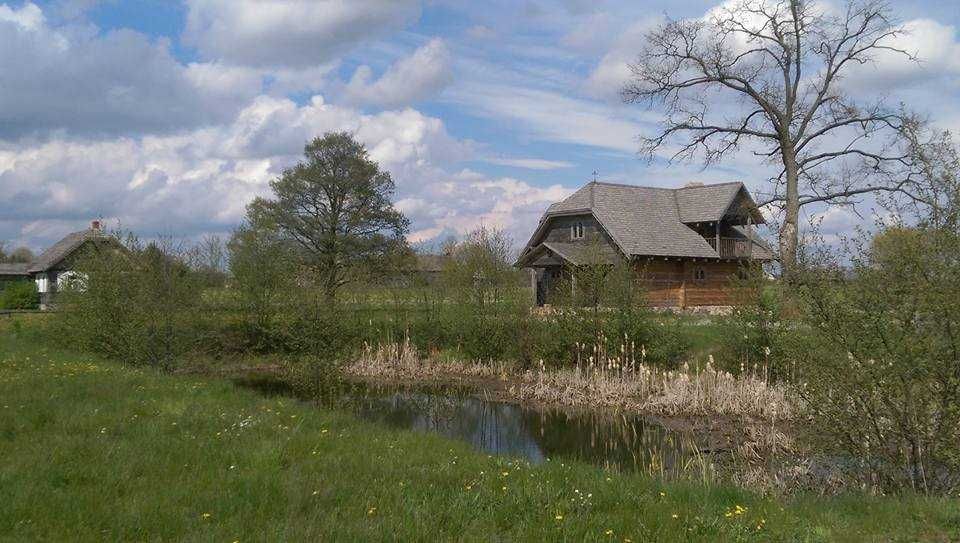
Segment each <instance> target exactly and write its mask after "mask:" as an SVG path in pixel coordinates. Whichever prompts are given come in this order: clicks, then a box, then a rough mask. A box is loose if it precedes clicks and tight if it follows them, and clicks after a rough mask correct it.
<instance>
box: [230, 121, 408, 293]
mask: <svg viewBox="0 0 960 543" xmlns="http://www.w3.org/2000/svg"><path fill="white" fill-rule="evenodd" d="M304 156H305V160H303V161H301V162H299V163H298V164H297V165H295V166H293V167H292V168H289V169H287V170H285V171H284V172H283V174H282V175H281V176H280V177H278V178H277V179H275V180H274V181H272V182H271V183H270V188H271V189H272V190H273V196H272V197H271V198H257V199H256V200H254V201H253V202H252V203H251V204H250V206H249V207H248V209H247V215H248V218H249V221H250V223H251V224H253V225H256V226H257V227H258V228H263V227H270V228H274V229H275V230H276V232H277V234H278V237H279V238H280V239H281V240H282V241H285V242H289V243H290V244H292V245H294V246H295V247H297V249H298V250H297V254H298V255H299V256H300V261H301V263H302V264H303V265H304V266H306V267H307V268H308V269H310V270H312V271H313V272H314V273H315V274H316V277H317V280H318V282H319V284H320V286H321V288H322V290H323V292H324V294H325V296H326V298H327V299H328V300H334V299H335V298H336V295H337V292H338V291H339V290H340V288H341V287H343V286H344V285H346V284H348V283H350V282H352V281H354V280H356V279H358V278H359V277H361V276H362V274H361V273H358V272H359V271H361V270H370V269H375V268H378V267H380V266H382V265H383V263H384V262H385V261H386V260H387V257H388V256H389V255H390V254H391V253H393V252H394V251H396V250H397V249H398V248H399V247H402V246H403V245H404V243H405V242H404V239H403V235H404V234H405V233H406V232H407V229H408V225H409V222H408V221H407V219H406V218H405V217H404V216H403V214H402V213H400V212H399V211H398V210H396V209H395V208H394V207H393V204H392V202H391V197H392V196H393V193H394V189H395V187H394V183H393V179H392V178H391V177H390V174H389V173H388V172H386V171H382V170H381V169H380V167H379V165H378V164H377V163H376V162H375V161H373V160H371V159H370V157H369V155H368V154H367V150H366V148H365V147H364V146H363V144H362V143H360V142H358V141H357V140H356V139H354V138H353V136H351V135H350V134H349V133H347V132H333V133H327V134H325V135H324V136H323V137H319V138H316V139H314V140H313V141H311V142H310V143H308V144H307V145H306V147H305V148H304Z"/></svg>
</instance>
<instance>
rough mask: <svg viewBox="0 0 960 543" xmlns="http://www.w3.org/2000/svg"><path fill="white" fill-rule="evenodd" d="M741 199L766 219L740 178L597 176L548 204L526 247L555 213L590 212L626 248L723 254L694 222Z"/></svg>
mask: <svg viewBox="0 0 960 543" xmlns="http://www.w3.org/2000/svg"><path fill="white" fill-rule="evenodd" d="M738 197H740V200H738ZM743 199H745V200H743ZM735 201H745V202H746V204H747V205H745V206H742V207H745V208H746V209H747V212H748V213H749V214H750V220H751V221H752V222H753V223H762V222H764V221H763V216H762V215H760V213H759V211H758V210H757V209H756V204H754V203H753V199H752V198H751V197H750V194H749V192H747V190H746V188H745V187H744V185H743V183H739V182H736V183H722V184H716V185H693V186H687V187H683V188H679V189H670V188H660V187H641V186H636V185H622V184H615V183H603V182H596V181H594V182H592V183H588V184H587V185H585V186H584V187H582V188H580V189H579V190H578V191H576V192H574V193H573V194H571V195H570V196H569V197H567V198H566V199H565V200H562V201H560V202H556V203H554V204H551V205H550V207H548V208H547V211H546V212H545V213H544V215H543V218H541V220H540V226H539V227H538V228H537V231H536V232H534V234H533V236H532V237H531V238H530V242H528V244H527V247H526V249H524V252H525V253H526V252H527V251H529V250H531V249H533V244H534V242H537V241H538V240H539V237H540V235H541V234H542V233H543V231H544V229H545V228H546V226H547V223H548V222H549V219H551V218H552V217H555V216H561V215H578V214H587V213H589V214H592V215H593V216H594V217H595V218H596V219H597V222H599V223H600V225H601V226H602V227H603V229H604V230H606V232H607V234H609V235H610V237H611V238H612V239H613V241H614V242H615V243H616V245H617V246H618V247H619V249H620V250H621V251H623V253H624V254H628V255H631V256H640V255H642V256H670V257H691V258H717V252H716V251H715V250H714V249H713V247H711V246H710V244H709V243H708V242H707V240H706V239H704V238H703V237H702V236H700V235H699V234H697V233H696V232H695V231H694V230H693V229H692V228H690V226H688V224H694V223H701V222H716V221H720V220H721V219H723V218H724V217H725V216H727V215H728V213H729V212H730V210H731V204H733V203H734V202H735ZM743 233H744V234H745V236H746V235H747V234H746V233H745V232H743ZM754 239H755V238H754Z"/></svg>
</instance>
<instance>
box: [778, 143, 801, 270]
mask: <svg viewBox="0 0 960 543" xmlns="http://www.w3.org/2000/svg"><path fill="white" fill-rule="evenodd" d="M781 149H782V150H781V154H782V156H783V166H784V170H785V172H786V179H787V187H786V188H787V191H786V192H787V194H786V208H785V209H784V218H783V226H781V227H780V265H781V266H783V275H784V277H786V278H787V279H789V278H790V277H791V276H792V275H793V272H794V271H795V268H796V265H797V244H798V236H799V232H798V228H797V224H798V221H799V216H800V191H799V189H798V182H799V168H798V167H797V154H796V151H795V150H794V148H793V144H792V143H790V142H789V140H788V141H787V142H785V143H781Z"/></svg>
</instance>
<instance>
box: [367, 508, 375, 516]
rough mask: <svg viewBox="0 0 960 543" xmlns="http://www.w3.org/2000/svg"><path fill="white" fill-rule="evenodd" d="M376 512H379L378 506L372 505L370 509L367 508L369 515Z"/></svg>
mask: <svg viewBox="0 0 960 543" xmlns="http://www.w3.org/2000/svg"><path fill="white" fill-rule="evenodd" d="M376 512H377V508H376V507H371V508H370V509H368V510H367V514H368V515H372V514H374V513H376Z"/></svg>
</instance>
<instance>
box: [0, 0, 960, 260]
mask: <svg viewBox="0 0 960 543" xmlns="http://www.w3.org/2000/svg"><path fill="white" fill-rule="evenodd" d="M837 1H839V0H837ZM718 4H719V0H718V1H716V2H707V1H693V0H672V1H661V0H655V1H647V2H638V1H613V0H591V1H586V0H555V1H547V0H526V1H524V0H510V1H506V0H504V1H499V0H498V1H493V2H475V1H470V0H448V1H443V0H431V1H427V2H419V1H416V0H350V1H342V2H337V1H328V0H316V1H295V0H284V1H271V0H263V1H254V0H183V1H182V2H177V1H173V0H48V1H39V0H35V1H33V2H21V1H14V2H6V3H2V0H0V194H2V198H3V200H2V205H0V240H5V241H6V243H7V244H8V245H21V244H22V245H27V246H30V247H32V248H34V249H40V248H43V247H44V246H46V245H48V244H49V243H51V242H52V241H55V240H56V239H58V238H59V237H60V236H62V235H63V234H64V233H66V232H69V231H72V230H76V229H79V228H82V227H83V226H84V225H85V224H87V223H88V221H89V220H90V219H93V218H103V219H104V220H105V221H106V222H107V224H108V225H109V226H111V227H118V226H119V227H122V228H124V229H130V230H133V231H135V232H137V233H139V234H141V235H143V236H147V237H150V236H154V235H158V234H161V235H173V236H176V237H183V238H197V237H199V236H202V235H205V234H209V233H219V234H224V233H229V231H230V230H231V229H232V228H234V227H235V226H236V225H237V224H238V223H239V222H240V221H241V220H242V217H243V211H244V206H245V205H246V204H247V202H249V201H250V200H251V199H252V198H254V197H256V196H257V195H263V194H266V193H267V190H268V187H267V183H268V182H269V181H270V179H272V178H274V177H275V176H276V175H277V174H278V173H279V172H280V171H281V170H282V168H284V167H285V166H288V165H290V164H292V163H293V162H295V161H296V160H297V159H298V156H299V154H300V153H301V151H302V146H303V143H304V142H305V141H306V140H307V139H309V138H312V137H314V136H317V135H320V134H322V133H323V132H325V131H330V130H350V131H353V132H355V133H356V135H357V137H358V138H360V139H361V140H362V141H364V143H366V145H367V146H368V149H369V150H370V152H371V155H372V156H373V157H374V158H375V159H377V160H378V161H379V162H380V163H381V165H382V166H383V167H385V168H386V169H388V170H389V171H390V172H391V173H392V174H393V177H394V179H395V181H396V183H397V194H396V200H397V205H398V207H400V209H402V210H403V211H404V212H405V213H406V214H407V215H408V216H409V217H410V218H411V221H412V227H411V239H412V240H413V241H421V242H427V243H429V242H431V241H432V240H439V239H443V238H445V237H447V236H449V235H459V234H463V233H465V232H467V231H469V230H470V229H473V228H475V227H477V226H479V225H487V226H494V227H500V228H504V229H506V230H507V231H508V232H509V233H510V234H511V235H512V236H513V237H514V239H516V240H517V241H521V242H522V241H524V240H525V238H526V236H527V235H528V234H529V232H530V231H531V230H532V228H533V226H534V225H535V224H536V221H537V219H538V218H539V216H540V214H541V213H542V211H543V209H544V208H545V207H546V206H547V205H548V204H549V203H550V202H552V201H555V200H557V199H561V198H563V197H564V196H566V195H567V194H569V193H570V192H572V191H573V190H575V189H576V188H577V187H578V186H580V185H581V184H583V183H584V182H586V181H587V180H589V179H591V178H592V172H593V171H597V172H598V173H599V177H600V178H601V179H602V180H609V181H616V182H624V183H634V184H642V185H653V186H680V185H682V184H683V183H685V182H689V181H694V180H696V181H703V182H722V181H731V180H741V181H744V182H745V183H747V185H748V186H750V187H751V188H752V189H754V190H763V188H764V187H763V183H764V179H766V177H767V176H768V175H770V173H771V168H772V167H771V166H770V165H768V164H763V163H759V162H757V161H756V160H755V159H753V158H752V156H749V153H744V155H745V156H731V157H729V158H728V159H727V160H725V161H724V162H722V163H720V164H717V165H714V166H711V167H710V168H707V169H702V168H701V167H700V165H699V164H698V163H681V164H669V163H667V161H666V160H664V159H663V158H662V157H657V158H655V159H654V160H653V162H652V163H647V162H646V161H644V160H641V159H640V158H639V157H638V156H637V155H636V149H637V142H636V137H637V136H638V135H642V134H648V135H649V134H652V133H653V132H654V131H655V130H656V126H657V122H658V113H657V112H656V111H655V110H654V111H649V110H646V109H643V108H640V107H638V106H630V105H625V104H623V103H621V102H620V100H619V98H618V91H619V88H620V86H621V85H622V84H623V83H624V82H625V80H626V77H627V71H626V63H627V62H629V61H630V60H631V59H632V57H633V55H634V54H635V53H636V51H637V50H638V49H639V47H640V44H641V43H642V36H643V32H644V31H645V30H646V29H648V28H651V27H652V26H653V25H656V24H657V23H658V22H660V21H662V20H663V18H664V17H665V16H669V17H671V18H698V17H703V16H704V14H705V13H707V12H708V11H709V10H710V9H712V8H714V7H716V6H717V5H718ZM891 4H892V6H893V7H894V10H895V11H896V13H897V15H898V16H899V17H900V18H901V20H902V21H903V22H904V23H906V24H907V26H908V27H909V28H911V29H913V30H914V32H913V33H912V34H910V35H909V36H907V37H905V38H903V39H904V40H905V41H904V42H903V43H901V45H903V46H904V47H906V48H908V49H910V50H912V51H916V52H917V53H918V54H919V55H920V56H921V58H922V60H923V62H922V64H921V65H910V66H904V65H903V64H902V63H898V62H895V61H881V62H878V63H877V64H876V65H874V66H871V67H869V69H867V70H865V71H861V72H859V73H858V75H857V77H856V78H855V79H856V80H855V81H851V83H850V84H851V85H852V87H851V88H853V89H856V92H861V93H863V94H864V95H869V94H871V93H873V94H876V93H878V92H880V93H882V94H883V95H885V96H887V98H888V99H889V100H891V101H894V102H899V101H905V102H907V103H909V104H910V105H911V106H913V107H916V108H918V109H920V110H921V111H924V112H926V113H928V114H930V115H931V116H932V118H933V119H934V121H935V122H936V123H937V124H939V125H940V126H942V127H944V128H949V129H955V128H957V127H958V126H960V106H958V104H960V36H958V35H957V33H956V28H957V26H958V25H960V10H957V9H956V5H955V4H954V5H951V4H952V3H951V2H938V1H931V0H926V1H920V2H906V1H893V2H891ZM858 85H859V87H858ZM811 214H812V215H817V216H820V218H822V219H823V220H824V225H825V228H827V229H828V230H830V231H843V230H846V229H849V228H851V227H852V226H854V225H855V224H857V223H858V222H860V221H861V220H862V219H860V218H859V217H857V216H856V215H855V214H853V213H851V212H849V211H847V210H832V211H829V212H826V211H824V210H812V211H810V212H808V215H811ZM808 218H810V217H808Z"/></svg>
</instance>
